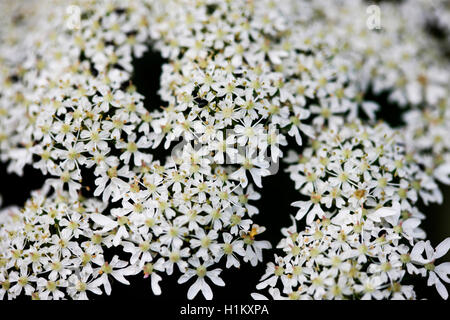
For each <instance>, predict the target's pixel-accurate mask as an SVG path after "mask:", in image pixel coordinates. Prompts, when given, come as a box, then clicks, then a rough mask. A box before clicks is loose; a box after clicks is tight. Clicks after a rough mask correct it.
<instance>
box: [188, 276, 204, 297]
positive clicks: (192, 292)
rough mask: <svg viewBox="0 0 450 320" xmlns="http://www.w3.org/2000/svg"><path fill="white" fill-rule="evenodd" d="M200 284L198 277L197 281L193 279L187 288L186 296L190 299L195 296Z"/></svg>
mask: <svg viewBox="0 0 450 320" xmlns="http://www.w3.org/2000/svg"><path fill="white" fill-rule="evenodd" d="M201 287H202V285H201V282H200V279H197V281H195V282H194V283H193V284H192V285H191V286H190V288H189V290H188V293H187V297H188V299H189V300H192V299H194V298H195V296H196V295H197V293H198V292H199V291H200V289H201Z"/></svg>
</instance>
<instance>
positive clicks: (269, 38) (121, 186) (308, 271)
mask: <svg viewBox="0 0 450 320" xmlns="http://www.w3.org/2000/svg"><path fill="white" fill-rule="evenodd" d="M367 7H368V4H367V3H366V2H364V1H362V0H340V1H332V2H324V1H314V2H313V1H306V0H283V1H273V0H259V1H251V0H237V1H236V0H233V1H231V0H225V1H223V0H222V1H219V0H163V1H161V0H126V1H114V0H105V1H93V0H77V1H75V0H74V1H71V3H70V4H69V3H68V2H67V1H58V0H45V1H40V2H39V3H38V2H30V1H16V2H2V3H0V21H1V28H0V159H1V160H2V161H3V162H5V163H7V164H8V171H9V172H11V173H16V174H19V175H22V174H23V170H24V167H25V166H28V165H29V166H32V167H33V168H35V169H36V170H40V171H41V172H42V173H43V174H44V175H45V176H46V181H45V183H44V185H43V186H42V188H41V189H40V190H37V191H35V192H33V193H32V194H31V198H30V199H29V200H28V201H27V202H26V204H25V205H24V207H23V208H18V207H7V208H4V209H2V210H1V211H0V283H1V288H0V298H7V299H14V298H16V297H18V296H19V295H21V294H25V295H28V296H31V297H32V298H33V299H48V298H53V299H67V298H72V299H87V298H89V297H92V294H97V295H98V294H102V293H106V294H110V293H111V283H110V280H111V279H115V280H116V281H119V282H121V283H124V284H129V282H128V280H127V277H131V276H137V275H139V276H141V277H144V278H150V279H151V280H150V282H151V289H152V291H153V293H154V294H155V295H159V294H161V288H160V286H159V282H160V281H161V280H162V279H163V278H164V277H165V276H166V275H171V274H173V273H174V269H176V270H177V271H179V272H180V273H181V276H180V277H179V279H178V282H179V283H180V284H181V283H185V282H188V281H189V282H190V284H191V285H190V287H189V290H188V292H187V297H188V298H189V299H192V298H194V297H195V296H196V295H197V294H199V293H200V292H201V294H202V295H203V296H204V297H205V298H206V299H211V298H212V297H213V291H212V289H211V284H214V285H217V286H224V285H225V283H224V281H223V280H222V279H221V278H220V274H221V272H222V269H220V268H219V267H218V265H219V263H223V264H224V265H225V267H226V268H227V269H228V268H239V267H240V265H241V264H242V263H249V264H251V265H252V266H256V265H257V264H258V263H261V262H263V255H262V252H263V250H264V249H269V248H271V244H270V243H269V242H268V241H265V240H264V234H262V235H261V233H262V232H263V231H264V230H265V228H264V226H259V225H257V224H255V222H254V216H255V215H256V214H264V215H274V213H273V212H264V211H265V210H264V208H259V209H258V208H257V207H256V205H257V202H256V201H257V200H258V199H259V198H260V194H259V193H258V192H257V188H262V181H263V178H264V177H266V176H269V175H272V174H276V173H277V169H278V167H279V166H283V165H284V163H288V166H287V169H286V170H287V172H289V174H290V177H291V179H292V180H293V181H294V182H295V188H296V189H298V191H299V193H298V197H299V200H298V201H296V202H294V203H293V204H292V205H293V206H294V207H298V208H299V210H298V212H297V214H296V215H295V216H292V220H293V225H292V226H290V227H289V228H286V229H283V230H282V232H283V235H284V236H285V238H284V239H282V240H281V241H280V243H279V244H278V248H279V249H280V250H279V252H280V253H279V254H278V255H276V256H275V263H272V262H269V263H267V272H266V274H265V275H263V277H262V279H261V282H260V283H259V284H258V285H257V289H259V290H263V289H264V290H268V293H269V296H270V297H271V298H275V299H284V298H292V299H303V298H305V299H306V298H314V299H323V298H325V299H334V298H337V299H339V298H345V299H348V298H352V299H360V298H362V299H366V298H374V299H388V298H389V299H413V298H415V297H416V294H415V291H414V288H413V286H412V285H410V284H408V283H405V281H404V279H406V278H407V277H406V275H410V276H416V277H428V284H429V285H435V286H436V288H437V290H438V292H439V293H440V294H441V296H442V297H443V298H447V296H448V294H447V291H446V288H445V286H444V285H443V283H442V281H443V282H450V280H449V278H448V274H449V273H450V263H441V264H437V263H435V260H436V259H438V258H440V257H442V256H443V255H444V254H445V253H446V252H447V251H448V249H449V248H450V241H449V238H448V239H446V240H444V241H443V242H442V243H441V245H439V246H438V247H436V248H435V249H434V248H432V247H431V245H430V243H429V242H428V241H426V235H425V233H424V231H423V230H421V229H420V223H421V220H423V219H425V218H427V215H426V213H422V212H420V210H419V209H418V203H419V202H423V203H424V204H428V203H433V202H434V203H441V202H442V200H443V196H442V194H441V191H440V190H439V184H438V183H446V184H450V141H449V140H448V139H446V137H447V136H449V135H450V132H449V131H450V89H449V87H448V83H449V81H450V72H449V71H450V63H449V60H448V57H446V56H445V55H444V54H443V52H444V50H442V45H441V42H442V41H438V40H436V39H434V38H433V37H432V36H431V35H430V34H429V30H428V29H429V28H427V26H428V25H429V23H430V22H429V18H428V17H430V16H433V17H437V18H436V19H435V20H436V21H438V23H437V24H436V26H435V27H436V28H439V31H440V32H441V33H443V34H445V36H446V37H447V39H448V37H449V35H450V31H449V28H448V24H447V25H446V24H445V22H446V21H448V19H446V17H448V15H449V12H450V10H449V8H448V7H447V6H446V4H445V2H444V1H442V2H440V1H433V2H432V3H431V2H429V1H413V0H410V1H403V2H402V3H401V4H392V3H386V4H384V3H383V4H380V7H379V9H380V12H381V14H382V16H381V20H380V21H381V26H380V28H377V29H374V30H371V29H370V28H368V24H367V19H368V16H367V10H366V9H367ZM424 12H425V13H427V14H424ZM369 18H370V17H369ZM149 50H155V51H157V52H159V53H160V54H161V56H162V57H163V58H164V59H166V61H167V62H166V63H164V64H163V66H162V74H161V76H160V89H159V92H158V94H159V96H160V97H161V100H162V102H163V104H164V105H163V106H159V105H152V101H150V105H147V103H144V98H145V97H144V96H143V95H142V94H141V93H139V91H138V90H137V88H136V86H135V85H134V84H133V82H132V78H133V74H134V72H135V71H136V70H134V66H133V61H135V60H136V59H139V58H141V57H142V56H143V55H144V54H145V53H146V52H147V51H149ZM149 77H150V75H149ZM381 95H385V96H387V101H386V104H385V105H383V104H381V103H379V102H377V101H378V100H377V99H376V97H377V96H381ZM394 104H395V105H397V106H398V109H399V110H400V111H399V112H398V115H395V117H396V119H395V120H396V121H395V122H396V123H395V124H394V123H392V124H391V123H389V122H388V121H383V114H390V113H394V111H393V110H389V108H390V107H391V106H392V105H394ZM399 123H400V124H399ZM161 147H162V148H164V149H166V150H168V151H170V156H167V157H166V158H165V159H163V160H155V157H154V155H155V152H158V151H156V150H159V149H157V148H161ZM288 150H290V151H289V153H287V151H288ZM286 155H287V156H286ZM283 157H284V160H285V161H283V163H280V162H281V161H280V159H281V158H283ZM87 170H90V171H91V172H93V174H94V176H95V179H94V180H95V181H94V185H92V186H89V185H87V184H86V172H87ZM256 187H257V188H256ZM90 189H91V191H92V194H91V195H90V196H89V197H86V195H85V194H86V193H85V191H86V190H88V191H89V190H90ZM293 210H295V209H293ZM260 211H261V213H260ZM266 211H267V210H266ZM274 219H276V215H274ZM110 249H115V250H116V251H115V252H120V253H121V254H120V255H114V256H113V257H112V258H111V259H107V258H106V257H107V255H106V252H107V251H108V250H110ZM424 252H425V253H426V257H423V253H424ZM264 263H266V261H264ZM278 280H280V281H278ZM88 295H89V296H88ZM252 296H253V297H254V298H256V299H262V298H266V297H267V294H265V293H264V294H262V293H253V294H252Z"/></svg>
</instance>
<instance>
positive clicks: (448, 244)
mask: <svg viewBox="0 0 450 320" xmlns="http://www.w3.org/2000/svg"><path fill="white" fill-rule="evenodd" d="M449 249H450V237H449V238H447V239H445V240H444V241H442V242H441V243H440V244H439V245H438V246H437V247H436V251H435V253H434V255H433V259H439V258H440V257H442V256H444V255H445V254H446V253H447V252H448V250H449Z"/></svg>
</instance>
